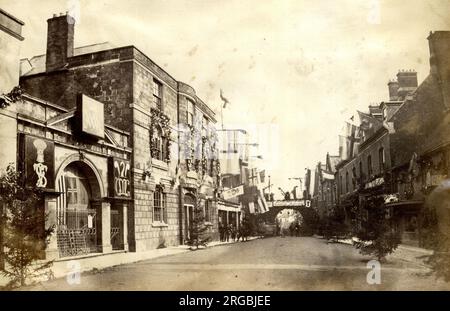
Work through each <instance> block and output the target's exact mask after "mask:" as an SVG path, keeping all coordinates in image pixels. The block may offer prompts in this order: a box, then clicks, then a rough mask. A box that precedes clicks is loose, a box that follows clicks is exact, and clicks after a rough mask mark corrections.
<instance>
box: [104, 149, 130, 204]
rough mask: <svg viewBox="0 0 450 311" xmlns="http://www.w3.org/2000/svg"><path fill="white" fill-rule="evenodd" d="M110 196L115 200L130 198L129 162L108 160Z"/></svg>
mask: <svg viewBox="0 0 450 311" xmlns="http://www.w3.org/2000/svg"><path fill="white" fill-rule="evenodd" d="M108 173H109V188H110V194H111V196H112V197H115V198H129V197H130V196H131V189H130V185H131V166H130V161H128V160H125V159H120V158H114V157H112V158H109V164H108Z"/></svg>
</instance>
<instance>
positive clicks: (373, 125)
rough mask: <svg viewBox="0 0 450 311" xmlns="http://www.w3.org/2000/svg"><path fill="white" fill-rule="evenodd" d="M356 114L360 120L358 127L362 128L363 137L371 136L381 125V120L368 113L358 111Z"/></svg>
mask: <svg viewBox="0 0 450 311" xmlns="http://www.w3.org/2000/svg"><path fill="white" fill-rule="evenodd" d="M358 115H359V119H360V122H361V124H360V126H359V127H360V129H361V130H362V132H363V134H364V137H369V136H372V135H373V134H375V132H376V131H378V129H380V128H381V127H382V126H383V122H382V121H381V120H378V119H377V118H375V117H373V116H371V115H370V114H367V113H364V112H361V111H358Z"/></svg>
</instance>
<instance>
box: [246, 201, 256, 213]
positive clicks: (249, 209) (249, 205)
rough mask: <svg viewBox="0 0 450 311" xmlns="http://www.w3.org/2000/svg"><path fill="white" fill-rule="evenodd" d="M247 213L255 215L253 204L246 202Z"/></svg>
mask: <svg viewBox="0 0 450 311" xmlns="http://www.w3.org/2000/svg"><path fill="white" fill-rule="evenodd" d="M248 211H249V212H250V214H254V213H255V203H253V202H248Z"/></svg>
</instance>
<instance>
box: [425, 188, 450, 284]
mask: <svg viewBox="0 0 450 311" xmlns="http://www.w3.org/2000/svg"><path fill="white" fill-rule="evenodd" d="M448 202H450V193H449V191H448V188H447V187H445V186H440V187H438V188H436V189H434V190H433V191H432V192H431V194H430V195H429V196H428V198H427V201H426V204H425V206H424V208H423V209H422V211H421V215H420V219H421V222H420V231H421V237H420V239H421V245H422V246H423V247H426V248H430V249H431V250H432V251H433V253H432V254H431V255H430V256H428V258H426V261H425V263H427V264H428V265H430V267H431V270H432V271H433V272H434V273H435V275H436V277H437V278H442V279H444V280H445V281H446V282H450V233H449V232H450V215H449V213H448Z"/></svg>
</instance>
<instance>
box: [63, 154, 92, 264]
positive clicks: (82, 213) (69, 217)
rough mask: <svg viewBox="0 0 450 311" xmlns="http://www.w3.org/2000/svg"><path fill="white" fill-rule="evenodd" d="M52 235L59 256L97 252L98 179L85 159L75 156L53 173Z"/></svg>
mask: <svg viewBox="0 0 450 311" xmlns="http://www.w3.org/2000/svg"><path fill="white" fill-rule="evenodd" d="M57 191H58V192H59V193H60V196H59V197H58V199H57V210H56V216H57V222H56V235H57V244H58V251H59V255H60V257H67V256H77V255H83V254H88V253H95V252H98V244H99V243H98V242H99V229H100V228H99V226H100V222H99V219H98V217H97V210H98V206H99V202H100V201H99V200H100V198H101V190H100V181H99V179H98V177H97V174H95V172H94V170H93V169H92V168H91V167H90V165H88V164H87V163H86V162H84V161H81V160H78V161H73V162H70V163H69V164H68V165H67V166H65V167H63V168H61V170H60V173H59V175H58V177H57Z"/></svg>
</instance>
